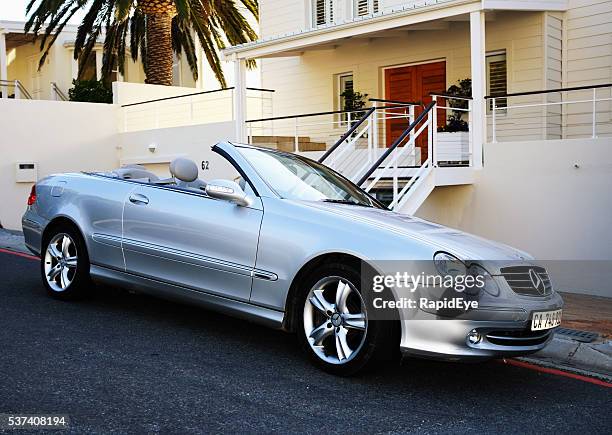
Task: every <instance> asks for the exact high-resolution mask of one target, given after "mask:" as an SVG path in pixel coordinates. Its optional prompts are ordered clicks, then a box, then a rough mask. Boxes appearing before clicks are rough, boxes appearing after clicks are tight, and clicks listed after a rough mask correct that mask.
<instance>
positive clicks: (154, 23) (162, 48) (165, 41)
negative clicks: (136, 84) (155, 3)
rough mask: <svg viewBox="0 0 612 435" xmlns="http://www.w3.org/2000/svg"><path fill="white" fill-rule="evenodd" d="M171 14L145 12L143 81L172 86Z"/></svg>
mask: <svg viewBox="0 0 612 435" xmlns="http://www.w3.org/2000/svg"><path fill="white" fill-rule="evenodd" d="M172 16H173V15H172V14H170V13H161V14H160V13H157V14H150V15H149V14H147V29H146V38H147V39H146V41H147V60H146V65H145V74H146V76H147V78H146V80H145V83H148V84H152V85H165V86H172V63H173V53H172Z"/></svg>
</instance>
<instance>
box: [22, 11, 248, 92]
mask: <svg viewBox="0 0 612 435" xmlns="http://www.w3.org/2000/svg"><path fill="white" fill-rule="evenodd" d="M237 3H241V4H242V5H243V6H244V7H245V8H246V9H247V10H248V11H249V12H250V13H251V14H253V16H254V17H258V3H257V0H236V1H234V0H30V2H29V3H28V5H27V8H26V14H27V15H28V21H27V22H26V24H25V31H26V32H28V31H32V32H33V34H34V39H36V38H38V36H39V35H40V36H41V38H40V49H41V52H42V53H43V54H42V56H41V59H40V64H39V67H41V66H42V65H43V64H44V62H45V59H46V57H47V56H48V54H49V50H50V49H51V47H52V46H53V43H54V42H55V41H56V39H57V37H58V35H59V33H60V32H61V31H62V29H63V28H64V26H65V25H66V24H67V23H68V21H69V20H70V19H71V18H72V17H73V16H74V15H75V14H76V13H77V12H78V11H80V10H83V11H86V13H85V16H84V17H83V20H82V22H81V24H80V25H79V29H78V32H77V37H76V41H75V43H74V57H75V59H78V61H79V71H82V70H83V66H84V65H85V62H86V61H87V58H88V57H89V55H90V53H91V52H92V50H93V48H94V46H95V44H96V41H97V39H98V38H99V37H100V36H101V35H103V34H104V35H105V41H104V55H103V57H102V59H103V60H102V75H103V77H104V78H107V77H109V76H110V74H111V72H112V70H113V69H114V67H115V66H117V67H118V69H119V72H120V73H121V74H124V73H125V58H126V52H127V51H128V47H129V51H130V54H131V57H132V60H133V61H134V62H135V61H136V60H137V59H138V56H140V57H141V60H142V63H143V65H144V69H145V74H146V83H151V84H158V85H172V60H173V52H174V53H176V54H177V55H179V56H180V55H184V56H185V58H186V59H187V62H188V64H189V67H190V69H191V72H192V74H193V78H194V79H195V80H197V78H198V65H197V64H198V62H197V56H196V42H195V41H194V37H193V35H196V36H197V40H198V41H199V42H200V44H201V45H202V47H203V48H204V54H205V56H206V59H207V61H208V63H209V64H210V66H211V68H212V70H213V72H214V74H215V76H216V78H217V80H218V81H219V83H220V84H221V86H222V87H226V86H227V85H226V82H225V77H224V75H223V71H222V69H221V62H220V59H219V55H218V51H219V50H220V49H223V48H225V44H226V42H227V43H229V44H230V45H236V44H242V43H245V42H249V41H254V40H255V39H257V34H256V33H255V31H254V30H253V28H252V27H251V26H250V24H249V23H248V21H247V19H246V18H245V16H244V15H243V14H242V12H241V10H240V9H241V8H240V6H239V5H237ZM128 40H129V41H128ZM128 43H129V46H128ZM249 66H253V63H252V62H251V63H250V65H249Z"/></svg>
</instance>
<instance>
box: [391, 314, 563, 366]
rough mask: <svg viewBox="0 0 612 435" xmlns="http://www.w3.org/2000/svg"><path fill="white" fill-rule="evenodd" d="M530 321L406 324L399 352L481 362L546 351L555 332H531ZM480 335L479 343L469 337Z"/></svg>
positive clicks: (455, 321) (464, 321)
mask: <svg viewBox="0 0 612 435" xmlns="http://www.w3.org/2000/svg"><path fill="white" fill-rule="evenodd" d="M530 324H531V322H530V321H527V322H499V321H482V320H403V321H402V339H401V342H400V350H401V351H402V354H404V355H407V356H420V357H428V358H435V359H442V360H451V361H459V360H482V359H491V358H501V357H512V356H520V355H528V354H530V353H533V352H537V351H539V350H541V349H543V348H544V347H545V346H546V345H547V344H548V343H549V341H550V340H551V339H552V337H553V335H554V328H553V329H548V330H544V331H530ZM472 331H476V332H478V333H479V334H480V337H481V338H480V341H479V342H478V343H475V344H473V343H470V342H469V341H468V335H469V334H470V333H471V332H472Z"/></svg>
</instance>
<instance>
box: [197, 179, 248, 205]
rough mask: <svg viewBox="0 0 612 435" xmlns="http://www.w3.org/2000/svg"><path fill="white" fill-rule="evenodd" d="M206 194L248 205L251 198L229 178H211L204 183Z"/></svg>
mask: <svg viewBox="0 0 612 435" xmlns="http://www.w3.org/2000/svg"><path fill="white" fill-rule="evenodd" d="M206 194H207V195H208V196H210V197H211V198H217V199H223V200H225V201H231V202H233V203H235V204H238V205H240V206H243V207H248V206H249V205H251V203H252V202H253V199H252V198H251V197H250V196H249V195H247V194H246V192H245V191H244V190H242V188H241V187H240V186H239V185H238V184H237V183H235V182H233V181H229V180H212V181H210V182H209V183H207V184H206Z"/></svg>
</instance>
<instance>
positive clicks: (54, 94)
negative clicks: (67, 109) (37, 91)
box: [51, 82, 69, 101]
mask: <svg viewBox="0 0 612 435" xmlns="http://www.w3.org/2000/svg"><path fill="white" fill-rule="evenodd" d="M51 100H53V101H68V100H69V98H68V96H66V94H64V93H63V92H62V90H61V89H60V88H59V86H57V83H55V82H51Z"/></svg>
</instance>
